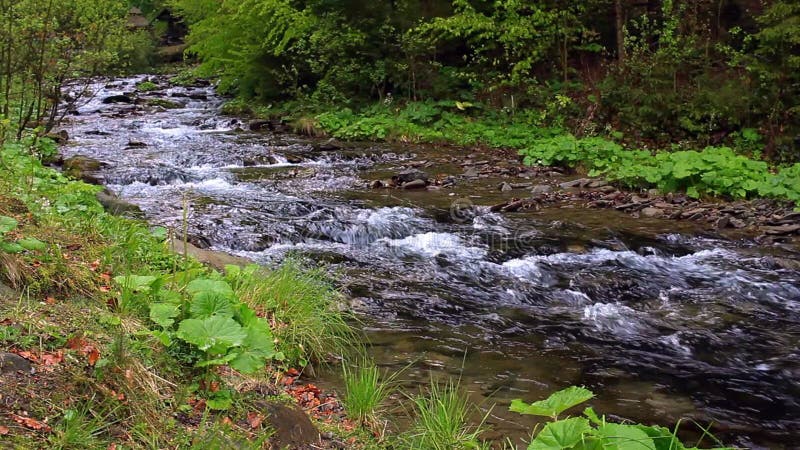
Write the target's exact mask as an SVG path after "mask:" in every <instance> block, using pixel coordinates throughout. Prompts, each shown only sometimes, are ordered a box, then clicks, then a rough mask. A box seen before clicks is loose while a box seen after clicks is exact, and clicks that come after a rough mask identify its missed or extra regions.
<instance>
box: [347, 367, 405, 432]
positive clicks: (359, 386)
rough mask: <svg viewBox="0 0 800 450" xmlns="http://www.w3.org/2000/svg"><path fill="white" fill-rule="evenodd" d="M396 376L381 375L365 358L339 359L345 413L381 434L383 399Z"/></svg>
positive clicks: (383, 410) (391, 389)
mask: <svg viewBox="0 0 800 450" xmlns="http://www.w3.org/2000/svg"><path fill="white" fill-rule="evenodd" d="M397 375H398V374H397V373H395V374H393V375H391V376H389V377H385V376H383V375H382V374H381V372H380V370H379V369H378V367H377V366H376V365H375V363H374V362H372V361H370V360H368V359H366V358H364V359H363V360H361V361H360V362H358V363H357V364H353V363H348V362H346V361H345V362H343V363H342V378H343V380H344V389H345V396H344V398H343V399H342V403H343V405H344V408H345V410H346V411H347V414H348V416H349V417H350V418H351V419H354V420H357V421H358V422H360V423H361V424H362V425H364V426H366V427H367V428H369V429H371V430H373V432H374V433H375V434H377V435H379V436H383V434H384V433H385V431H386V422H385V421H381V415H382V414H383V413H384V412H385V407H386V401H387V400H388V399H389V396H390V395H391V394H392V392H394V391H395V388H396V386H395V383H394V381H395V379H396V378H397Z"/></svg>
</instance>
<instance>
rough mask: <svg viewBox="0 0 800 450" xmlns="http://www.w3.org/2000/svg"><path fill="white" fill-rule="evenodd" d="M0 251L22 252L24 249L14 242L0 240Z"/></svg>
mask: <svg viewBox="0 0 800 450" xmlns="http://www.w3.org/2000/svg"><path fill="white" fill-rule="evenodd" d="M0 251H2V252H5V253H22V252H24V251H25V249H24V248H23V247H22V246H21V245H19V244H17V243H16V242H3V241H0Z"/></svg>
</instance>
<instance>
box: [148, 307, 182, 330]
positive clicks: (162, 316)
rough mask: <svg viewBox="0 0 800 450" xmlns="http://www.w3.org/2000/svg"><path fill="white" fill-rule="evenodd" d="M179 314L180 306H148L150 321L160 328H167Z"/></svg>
mask: <svg viewBox="0 0 800 450" xmlns="http://www.w3.org/2000/svg"><path fill="white" fill-rule="evenodd" d="M179 314H180V306H179V305H175V304H172V303H153V304H151V305H150V320H152V321H153V322H155V323H157V324H158V325H159V326H161V327H162V328H169V327H171V326H172V324H173V323H175V318H176V317H178V315H179Z"/></svg>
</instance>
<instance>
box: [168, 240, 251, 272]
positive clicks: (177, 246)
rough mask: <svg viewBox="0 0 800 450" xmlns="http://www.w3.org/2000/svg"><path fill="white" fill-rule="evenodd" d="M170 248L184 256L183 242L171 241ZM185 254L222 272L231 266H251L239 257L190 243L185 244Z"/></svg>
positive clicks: (246, 260)
mask: <svg viewBox="0 0 800 450" xmlns="http://www.w3.org/2000/svg"><path fill="white" fill-rule="evenodd" d="M169 244H170V248H172V251H174V252H175V253H177V254H179V255H183V254H184V244H183V241H181V240H179V239H173V240H172V241H170V242H169ZM185 253H186V254H187V255H189V256H191V257H193V258H194V259H196V260H198V261H200V262H201V263H203V264H205V265H207V266H211V267H213V268H215V269H218V270H224V269H225V266H227V265H233V266H240V267H244V266H247V265H249V264H253V262H252V261H250V260H249V259H246V258H242V257H240V256H234V255H229V254H227V253H224V252H215V251H212V250H203V249H201V248H198V247H196V246H194V245H192V244H191V243H187V244H186V247H185Z"/></svg>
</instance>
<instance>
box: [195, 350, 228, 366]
mask: <svg viewBox="0 0 800 450" xmlns="http://www.w3.org/2000/svg"><path fill="white" fill-rule="evenodd" d="M237 356H238V354H237V353H236V352H231V353H228V354H227V355H225V356H221V357H219V358H213V359H207V360H204V361H200V362H198V363H197V364H195V367H208V366H224V365H225V364H228V363H229V362H231V361H233V360H234V359H236V357H237Z"/></svg>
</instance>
